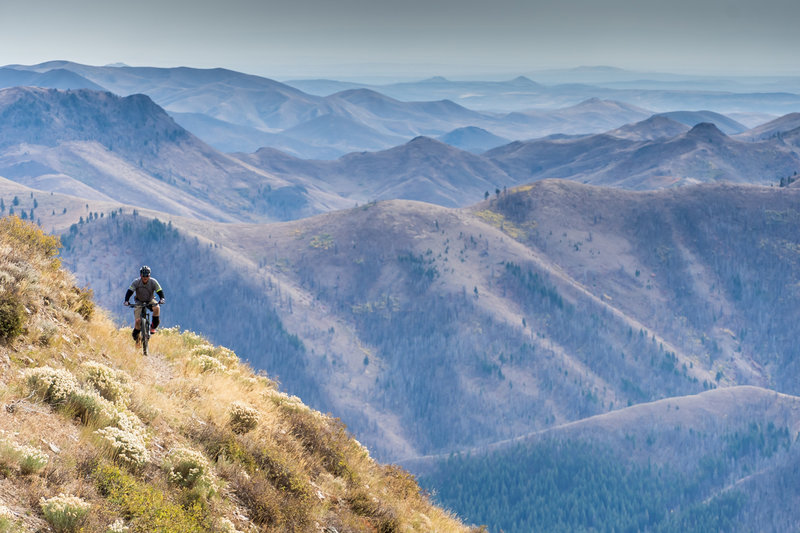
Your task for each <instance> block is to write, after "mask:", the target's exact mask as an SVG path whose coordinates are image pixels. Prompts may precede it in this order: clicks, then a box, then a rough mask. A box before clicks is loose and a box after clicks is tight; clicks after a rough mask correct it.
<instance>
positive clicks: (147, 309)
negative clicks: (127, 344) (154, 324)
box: [125, 302, 153, 355]
mask: <svg viewBox="0 0 800 533" xmlns="http://www.w3.org/2000/svg"><path fill="white" fill-rule="evenodd" d="M125 305H126V307H133V308H134V309H136V308H137V307H139V308H141V309H142V317H141V318H142V322H141V324H142V329H141V331H140V332H139V340H140V341H141V342H142V355H147V344H148V343H149V342H150V313H151V312H152V311H153V309H152V306H153V304H140V303H137V304H134V305H131V304H129V303H128V302H125Z"/></svg>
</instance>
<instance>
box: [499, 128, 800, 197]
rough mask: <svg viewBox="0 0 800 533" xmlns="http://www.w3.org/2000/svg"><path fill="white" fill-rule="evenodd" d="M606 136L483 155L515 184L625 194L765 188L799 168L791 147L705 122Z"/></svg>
mask: <svg viewBox="0 0 800 533" xmlns="http://www.w3.org/2000/svg"><path fill="white" fill-rule="evenodd" d="M652 125H653V124H652V123H651V124H649V126H650V127H652ZM623 133H624V132H623ZM612 135H613V132H612V133H610V134H602V135H594V136H589V137H581V138H578V139H563V140H540V141H528V142H517V143H512V144H509V145H507V146H504V147H500V148H496V149H494V150H490V151H489V152H487V153H486V154H484V156H485V157H487V158H488V159H489V160H491V161H492V162H494V163H495V164H496V165H497V166H498V167H500V168H501V169H503V170H504V171H505V172H506V173H507V174H508V175H509V176H511V177H512V178H513V180H515V182H516V183H524V182H526V181H531V180H535V179H542V178H546V177H556V178H564V179H573V180H576V181H581V182H583V183H591V184H598V185H599V184H602V185H614V186H617V187H625V188H629V189H655V188H660V187H670V186H675V185H681V184H687V183H697V182H713V181H728V182H735V183H759V184H765V185H768V184H775V183H777V182H778V181H779V180H780V178H782V177H785V176H788V175H791V174H792V173H793V172H795V171H797V170H798V169H800V152H798V150H797V149H796V147H793V146H790V145H786V144H782V143H776V142H768V141H763V142H758V143H749V142H743V141H739V140H736V139H733V138H731V137H728V136H726V135H725V134H724V133H722V132H721V131H720V130H719V129H718V128H717V127H716V126H714V125H713V124H708V123H701V124H698V125H696V126H695V127H694V128H692V129H691V130H690V131H688V132H686V133H684V134H682V135H678V136H676V137H672V138H669V139H664V138H655V139H653V140H644V141H635V140H632V139H635V138H637V136H627V137H626V138H617V137H612ZM623 136H624V137H625V135H623ZM638 138H642V137H641V135H639V137H638ZM644 138H647V137H646V136H645V137H644Z"/></svg>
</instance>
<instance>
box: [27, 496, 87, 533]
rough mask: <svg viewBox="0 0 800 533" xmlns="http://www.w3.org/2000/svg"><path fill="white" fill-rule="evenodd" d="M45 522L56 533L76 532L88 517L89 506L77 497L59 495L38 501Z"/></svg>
mask: <svg viewBox="0 0 800 533" xmlns="http://www.w3.org/2000/svg"><path fill="white" fill-rule="evenodd" d="M39 505H40V506H41V507H42V514H44V518H45V520H47V522H48V523H49V524H50V526H51V527H52V528H53V529H54V530H55V531H56V533H72V532H73V531H78V530H79V529H80V527H81V524H83V522H84V520H86V517H87V516H88V515H89V510H90V509H91V507H92V506H91V504H90V503H88V502H85V501H83V500H82V499H81V498H78V497H77V496H71V495H69V494H59V495H58V496H55V497H53V498H50V499H45V498H42V499H41V500H39Z"/></svg>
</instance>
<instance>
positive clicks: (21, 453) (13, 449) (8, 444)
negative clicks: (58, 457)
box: [0, 436, 50, 475]
mask: <svg viewBox="0 0 800 533" xmlns="http://www.w3.org/2000/svg"><path fill="white" fill-rule="evenodd" d="M49 460H50V458H49V457H48V456H47V454H46V453H44V452H43V451H41V450H39V449H38V448H34V447H33V446H27V445H19V444H17V443H15V442H14V441H12V440H9V439H7V438H5V437H2V436H0V464H2V465H3V466H6V467H9V468H10V467H16V468H19V470H20V472H21V473H22V474H23V475H28V474H34V473H36V472H38V471H39V470H41V469H42V468H44V467H45V466H47V463H48V461H49Z"/></svg>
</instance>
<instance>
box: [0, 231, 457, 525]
mask: <svg viewBox="0 0 800 533" xmlns="http://www.w3.org/2000/svg"><path fill="white" fill-rule="evenodd" d="M19 250H24V253H23V254H20V253H19ZM53 250H57V243H54V242H52V241H50V240H48V239H47V237H46V236H45V235H44V234H41V232H39V231H38V229H37V228H36V227H35V226H29V225H26V224H24V223H21V222H19V221H14V220H11V221H4V222H2V223H0V264H3V265H8V264H12V263H13V265H14V268H6V269H4V270H3V271H2V272H0V293H4V294H13V295H14V297H15V298H17V299H18V301H19V302H20V303H21V304H22V305H23V306H24V308H25V309H26V311H25V316H24V317H23V323H22V326H21V328H20V331H19V332H18V333H17V334H16V335H14V336H13V338H12V337H9V338H5V339H3V340H2V343H0V367H2V372H0V376H2V384H3V387H2V388H0V400H2V403H3V410H2V415H0V430H3V431H4V433H3V435H4V436H6V437H8V438H9V439H13V441H14V442H15V443H16V444H18V445H19V446H23V445H24V446H31V447H33V448H36V449H37V450H39V451H40V452H42V453H44V454H47V456H48V460H47V463H46V465H45V466H43V467H42V468H41V469H40V470H38V471H30V470H24V469H21V468H16V467H15V468H10V467H9V468H4V471H3V475H4V476H5V479H3V480H0V481H2V484H1V485H0V488H1V489H2V490H0V505H5V506H6V507H8V508H11V509H13V510H14V511H15V512H16V513H17V515H16V516H19V517H21V518H20V520H21V521H22V523H23V526H24V527H25V528H27V529H29V530H37V529H40V528H41V527H42V526H43V524H44V522H43V519H44V516H43V511H42V507H41V504H40V502H41V501H46V500H48V499H49V498H52V497H54V496H57V495H58V494H62V493H63V494H70V495H74V496H75V497H78V498H81V500H82V501H85V502H87V503H88V504H90V505H91V508H92V512H91V515H90V516H89V517H88V518H87V519H86V522H84V523H83V525H82V528H83V529H82V531H106V530H108V528H109V527H110V526H111V525H112V524H115V523H116V524H117V526H121V525H124V526H127V527H129V528H130V529H129V530H130V531H153V530H158V531H176V532H177V531H230V530H231V527H233V528H235V529H236V530H239V531H243V532H244V531H266V532H279V531H280V532H288V531H297V532H305V531H324V530H325V528H326V527H331V528H335V529H336V530H337V531H339V532H342V533H343V532H345V531H347V532H394V531H398V532H399V531H425V532H428V531H437V532H442V533H450V532H457V531H466V530H467V529H468V528H466V527H464V526H463V525H462V524H461V523H460V522H459V521H458V520H456V519H455V518H453V517H452V516H449V515H448V514H447V513H445V512H443V511H442V510H440V509H438V508H436V507H434V506H433V505H431V503H430V502H429V500H428V499H427V497H426V496H425V495H423V494H422V493H421V492H420V490H419V487H418V486H417V484H416V483H415V482H414V480H413V478H412V477H411V476H410V475H408V474H407V473H405V472H403V471H402V470H400V469H398V468H395V467H386V466H382V465H379V464H377V463H375V462H374V461H373V460H372V459H371V458H370V456H369V453H368V452H367V450H366V449H365V448H364V447H363V446H361V445H360V444H359V443H358V442H357V441H355V440H354V439H352V437H351V436H350V435H349V434H348V433H347V431H346V429H345V427H344V426H343V424H342V423H341V422H340V421H338V420H337V419H334V418H332V417H329V416H325V415H322V414H320V413H318V412H315V411H313V410H311V409H309V408H308V407H306V406H305V405H303V403H302V402H301V401H300V400H299V399H297V398H294V397H290V396H287V395H286V394H284V393H282V392H280V391H279V390H278V387H277V385H276V383H275V382H273V381H272V380H270V379H268V378H266V377H264V376H261V375H257V374H256V373H254V372H253V371H252V369H251V368H249V367H248V366H247V365H246V364H244V363H242V362H240V361H239V360H238V358H237V357H236V356H235V354H233V353H232V352H231V351H230V350H226V349H224V348H221V347H214V346H211V345H210V344H209V343H208V342H207V341H205V340H204V339H203V338H201V337H200V336H198V335H196V334H194V333H191V332H181V331H178V330H175V329H167V330H164V331H162V332H161V333H159V335H157V336H156V337H154V338H153V340H152V348H151V353H152V355H151V356H150V357H147V358H144V357H142V356H141V353H140V352H139V351H138V350H136V348H135V346H134V345H133V343H132V341H131V339H130V333H129V330H119V329H117V328H116V327H114V325H113V324H112V323H111V321H110V320H109V319H108V318H107V317H106V316H105V315H104V313H103V312H101V311H95V310H94V307H93V305H92V304H91V298H90V296H91V295H90V293H88V291H81V290H76V289H75V286H74V281H73V279H72V278H71V276H70V275H69V274H68V273H66V272H64V271H63V270H61V269H60V268H59V266H58V264H57V257H56V256H55V254H54V253H53ZM87 310H91V312H89V311H87ZM199 357H202V358H204V360H205V361H206V362H208V360H213V361H214V363H209V364H198V358H199ZM45 366H49V367H51V368H52V369H54V370H55V371H58V372H64V373H69V374H70V375H71V376H73V377H74V380H75V383H76V385H75V387H77V388H74V390H73V392H72V393H70V394H67V395H66V396H65V397H64V398H60V397H58V398H56V399H53V397H48V396H47V395H46V394H44V393H43V392H42V390H41V389H40V388H37V387H36V386H33V385H32V384H31V381H30V380H29V379H28V378H27V377H26V376H25V372H26V371H27V372H30V370H26V369H36V368H42V367H45ZM34 385H35V383H34ZM71 386H72V385H71ZM74 391H78V392H74ZM237 409H238V410H239V411H237ZM232 412H239V415H240V416H242V417H243V419H242V420H239V422H238V423H232ZM245 419H246V420H245ZM104 428H105V429H108V428H114V431H115V432H116V433H119V432H123V431H133V432H135V433H136V432H138V434H140V436H141V437H142V441H143V443H144V446H145V447H146V451H147V454H146V456H145V459H144V460H143V461H141V462H137V463H135V464H134V463H133V462H131V461H127V460H125V459H124V458H123V457H121V456H120V454H119V451H118V450H114V449H110V448H109V446H108V444H107V442H106V441H107V439H104V438H102V435H103V430H104ZM107 433H108V432H107ZM116 433H115V434H116ZM175 450H191V451H192V453H188V452H175ZM181 453H182V454H183V455H180V454H181ZM176 454H177V455H176ZM192 454H198V455H192ZM179 455H180V457H183V458H184V459H186V457H189V459H191V461H195V462H196V463H197V465H201V466H202V468H208V471H207V472H204V473H203V475H204V476H206V477H205V478H203V479H206V480H208V483H205V482H203V483H202V484H198V483H190V482H187V480H188V479H194V478H192V476H193V475H194V473H193V471H192V468H193V464H194V463H192V462H191V461H190V460H189V459H186V462H185V463H181V465H180V469H181V471H180V475H178V474H176V472H177V470H178V468H179V467H178V466H177V459H176V457H178V456H179ZM178 478H180V479H178ZM176 480H178V481H183V482H176ZM212 484H213V487H212ZM198 486H200V487H201V489H198ZM120 520H121V522H120Z"/></svg>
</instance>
